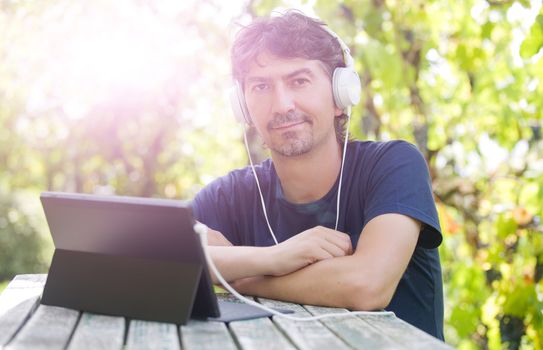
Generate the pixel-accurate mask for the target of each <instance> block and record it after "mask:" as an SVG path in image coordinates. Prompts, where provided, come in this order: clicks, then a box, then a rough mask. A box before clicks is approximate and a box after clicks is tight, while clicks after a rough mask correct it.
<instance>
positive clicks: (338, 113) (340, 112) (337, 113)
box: [334, 106, 344, 117]
mask: <svg viewBox="0 0 543 350" xmlns="http://www.w3.org/2000/svg"><path fill="white" fill-rule="evenodd" d="M343 114H344V113H343V109H341V108H338V107H337V106H334V117H341V116H342V115H343Z"/></svg>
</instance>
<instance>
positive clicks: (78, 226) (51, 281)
mask: <svg viewBox="0 0 543 350" xmlns="http://www.w3.org/2000/svg"><path fill="white" fill-rule="evenodd" d="M41 201H42V204H43V208H44V211H45V214H46V217H47V222H48V224H49V228H50V231H51V235H52V237H53V241H54V243H55V248H56V249H55V253H54V256H53V260H52V263H51V267H50V270H49V274H48V277H47V282H46V284H45V288H44V292H43V296H42V299H41V303H42V304H46V305H55V306H62V307H68V308H73V309H78V310H83V311H89V312H96V313H102V314H109V315H117V316H125V317H131V318H137V319H143V320H151V321H159V322H171V323H177V324H186V322H187V321H188V319H189V318H190V317H191V316H192V317H193V318H207V317H218V316H220V313H219V309H218V305H217V298H216V297H215V294H214V292H213V288H212V283H211V279H210V276H209V272H208V270H207V266H206V262H205V257H204V255H203V250H202V247H201V245H200V241H199V237H198V236H197V235H196V233H195V232H194V231H193V227H192V226H193V223H194V220H193V219H192V213H191V210H190V206H189V205H188V203H185V202H181V201H173V200H157V199H147V198H137V197H119V196H96V195H81V194H68V193H58V192H44V193H42V195H41Z"/></svg>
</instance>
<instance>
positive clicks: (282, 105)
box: [273, 84, 295, 114]
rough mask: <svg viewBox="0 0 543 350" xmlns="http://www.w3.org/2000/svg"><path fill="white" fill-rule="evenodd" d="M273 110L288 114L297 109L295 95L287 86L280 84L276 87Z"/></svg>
mask: <svg viewBox="0 0 543 350" xmlns="http://www.w3.org/2000/svg"><path fill="white" fill-rule="evenodd" d="M273 97H274V98H273V112H274V113H278V114H286V113H288V112H291V111H293V110H294V109H295V103H294V95H293V94H292V92H291V91H289V90H288V89H287V88H286V87H285V86H283V85H281V84H279V85H277V86H276V87H275V89H274V96H273Z"/></svg>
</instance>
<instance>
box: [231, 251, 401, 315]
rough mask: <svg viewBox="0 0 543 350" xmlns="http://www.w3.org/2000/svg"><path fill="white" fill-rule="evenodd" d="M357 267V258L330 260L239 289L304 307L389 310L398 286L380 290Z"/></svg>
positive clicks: (372, 277)
mask: <svg viewBox="0 0 543 350" xmlns="http://www.w3.org/2000/svg"><path fill="white" fill-rule="evenodd" d="M354 263H356V262H355V261H353V256H346V257H338V258H334V259H327V260H323V261H319V262H317V263H315V264H313V265H309V266H307V267H305V268H303V269H300V270H298V271H295V272H293V273H291V274H288V275H285V276H280V277H273V276H262V277H254V278H247V279H243V280H239V281H236V283H235V287H236V289H238V290H239V291H240V292H241V293H245V294H249V295H253V296H260V297H265V298H271V299H278V300H286V301H290V302H295V303H300V304H311V305H322V306H331V307H344V308H348V309H351V310H377V309H383V308H384V307H386V306H387V305H388V303H389V302H390V298H391V296H392V294H393V292H394V290H395V288H396V286H395V285H394V286H386V287H385V288H382V287H379V286H382V285H383V283H379V281H378V279H379V276H377V275H376V273H375V272H374V271H369V269H364V270H368V271H361V270H362V268H361V269H353V264H354ZM355 266H356V265H355Z"/></svg>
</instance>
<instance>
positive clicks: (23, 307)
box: [0, 275, 47, 347]
mask: <svg viewBox="0 0 543 350" xmlns="http://www.w3.org/2000/svg"><path fill="white" fill-rule="evenodd" d="M46 276H47V275H18V276H15V278H14V279H13V280H12V281H11V282H10V283H9V284H8V286H7V288H6V289H5V290H4V291H3V292H2V294H1V295H0V347H2V346H3V345H6V344H7V343H8V342H9V341H10V340H11V339H13V337H14V336H15V334H16V333H17V332H18V331H19V329H21V327H22V326H23V324H24V323H25V322H26V320H28V318H29V317H30V315H31V314H32V312H34V310H35V309H36V307H37V306H38V304H39V300H40V295H41V293H42V291H43V286H44V284H45V279H46Z"/></svg>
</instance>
